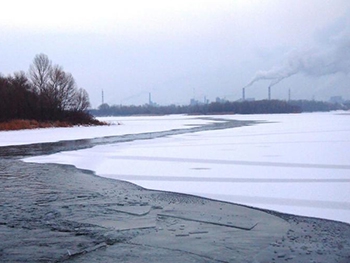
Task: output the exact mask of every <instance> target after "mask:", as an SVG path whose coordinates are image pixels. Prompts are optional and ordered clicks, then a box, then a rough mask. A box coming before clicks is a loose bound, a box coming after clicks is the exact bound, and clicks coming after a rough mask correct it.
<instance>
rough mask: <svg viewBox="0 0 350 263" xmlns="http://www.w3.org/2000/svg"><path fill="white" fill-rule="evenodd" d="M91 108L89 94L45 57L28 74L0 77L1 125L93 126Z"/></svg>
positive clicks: (38, 57) (38, 56) (36, 60)
mask: <svg viewBox="0 0 350 263" xmlns="http://www.w3.org/2000/svg"><path fill="white" fill-rule="evenodd" d="M89 106H90V102H89V96H88V94H87V92H86V91H85V90H84V89H79V88H78V87H77V84H76V82H75V80H74V78H73V76H72V75H71V74H70V73H68V72H65V71H64V70H63V68H62V67H61V66H58V65H52V63H51V61H50V60H49V59H48V57H47V56H46V55H44V54H40V55H37V56H36V57H35V58H34V60H33V64H32V65H30V68H29V71H28V73H27V74H26V73H25V72H23V71H20V72H16V73H14V74H12V75H9V76H6V77H5V76H3V75H1V74H0V122H8V121H11V120H18V119H22V120H37V121H41V122H50V121H62V122H68V123H71V124H93V123H94V122H95V120H94V118H93V117H92V116H91V115H90V114H89V113H88V112H87V109H88V107H89Z"/></svg>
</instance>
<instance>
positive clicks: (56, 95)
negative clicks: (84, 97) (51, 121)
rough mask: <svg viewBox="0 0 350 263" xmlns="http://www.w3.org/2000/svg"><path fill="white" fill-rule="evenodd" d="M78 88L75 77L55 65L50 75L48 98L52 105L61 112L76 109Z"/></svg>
mask: <svg viewBox="0 0 350 263" xmlns="http://www.w3.org/2000/svg"><path fill="white" fill-rule="evenodd" d="M77 92H78V91H77V87H76V83H75V80H74V78H73V76H72V75H71V74H70V73H66V72H65V71H64V70H63V69H62V67H60V66H57V65H55V66H54V67H53V68H52V71H51V74H50V81H49V84H48V96H49V97H50V101H51V103H52V104H53V105H54V106H55V107H56V108H57V109H58V110H60V111H64V110H72V109H74V108H75V104H76V96H77Z"/></svg>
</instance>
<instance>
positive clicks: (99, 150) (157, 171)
mask: <svg viewBox="0 0 350 263" xmlns="http://www.w3.org/2000/svg"><path fill="white" fill-rule="evenodd" d="M215 117H216V118H218V117H220V118H223V119H237V120H256V121H265V122H264V123H259V124H257V125H252V126H243V127H238V128H233V129H227V130H215V131H204V132H198V133H190V134H183V135H176V136H170V137H167V138H160V139H153V140H142V141H133V142H128V143H123V144H114V145H113V144H112V145H105V146H96V147H93V148H91V149H86V150H80V151H74V152H61V153H57V154H55V155H51V156H43V157H33V158H29V159H26V161H30V162H40V163H45V162H50V163H62V164H72V165H75V166H77V167H78V168H83V169H89V170H93V171H95V172H96V174H97V175H99V176H103V177H108V178H113V179H121V180H126V181H130V182H133V183H135V184H138V185H140V186H143V187H146V188H150V189H157V190H166V191H173V192H181V193H189V194H195V195H199V196H204V197H209V198H214V199H218V200H223V201H229V202H234V203H241V204H246V205H251V206H256V207H260V208H266V209H272V210H276V211H280V212H286V213H291V214H297V215H304V216H312V217H320V218H327V219H332V220H338V221H343V222H347V223H350V201H349V198H348V191H349V189H350V177H349V172H350V161H349V158H348V149H349V148H350V121H349V119H350V115H348V114H346V112H331V113H305V114H278V115H277V114H276V115H225V116H215ZM103 120H107V121H110V122H114V123H118V122H119V123H122V125H119V126H109V127H100V128H82V129H85V130H81V131H80V133H79V131H77V130H78V128H76V129H74V128H73V129H70V130H69V131H70V133H71V134H77V136H79V137H92V136H96V134H101V135H102V134H103V132H105V133H104V134H109V135H111V134H122V133H138V132H144V131H159V130H166V129H176V128H184V127H190V126H188V125H200V124H203V123H205V122H210V121H209V120H203V119H197V118H196V117H194V116H190V117H189V116H162V117H129V118H105V119H103ZM79 129H81V128H79ZM97 130H99V131H97ZM57 131H58V130H57ZM28 132H29V131H28ZM55 134H56V132H53V133H51V136H55ZM59 134H62V133H61V132H58V133H57V136H59ZM67 134H69V133H67ZM69 136H71V135H69Z"/></svg>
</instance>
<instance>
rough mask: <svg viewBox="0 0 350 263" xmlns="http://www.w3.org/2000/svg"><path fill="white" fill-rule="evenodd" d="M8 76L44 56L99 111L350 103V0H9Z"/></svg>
mask: <svg viewBox="0 0 350 263" xmlns="http://www.w3.org/2000/svg"><path fill="white" fill-rule="evenodd" d="M1 10H2V12H1V16H0V72H1V73H2V74H4V75H7V74H10V73H13V72H15V71H19V70H24V71H27V70H28V68H29V65H30V64H31V63H32V60H33V58H34V56H35V55H36V54H39V53H44V54H46V55H48V56H49V58H50V59H51V60H52V61H53V63H55V64H59V65H62V66H63V68H64V69H65V70H66V71H68V72H70V73H72V74H73V76H74V77H75V80H76V82H77V84H78V86H79V87H82V88H84V89H86V90H87V91H88V93H89V95H90V101H91V103H92V106H93V107H98V106H99V105H100V104H101V91H102V89H103V90H104V95H105V102H106V103H109V104H110V105H112V104H145V103H147V102H148V93H149V92H151V93H152V100H153V101H154V102H156V103H159V104H161V105H165V104H188V103H189V101H190V99H191V98H195V99H198V100H203V99H204V97H205V96H206V98H207V99H209V100H210V101H214V100H215V98H216V97H220V98H226V99H228V100H238V99H240V98H241V96H242V88H243V87H244V86H246V85H249V87H247V88H246V97H254V98H255V99H265V98H267V88H268V86H269V85H272V98H276V99H287V98H288V90H289V89H290V91H291V97H292V99H312V98H314V99H316V100H328V99H329V97H331V96H336V95H340V96H343V98H345V99H350V81H349V80H350V74H349V71H350V1H349V0H231V1H229V0H212V1H206V0H176V1H175V0H171V1H167V0H161V1H152V0H149V1H147V0H143V1H142V0H141V1H133V0H128V1H124V0H123V1H105V0H99V1H89V0H85V1H79V0H69V1H66V0H61V1H47V0H43V1H39V0H31V1H28V0H24V1H21V0H11V1H2V2H1Z"/></svg>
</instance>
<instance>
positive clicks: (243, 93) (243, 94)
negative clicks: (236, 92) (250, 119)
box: [242, 88, 245, 101]
mask: <svg viewBox="0 0 350 263" xmlns="http://www.w3.org/2000/svg"><path fill="white" fill-rule="evenodd" d="M242 100H243V101H245V88H243V89H242Z"/></svg>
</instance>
